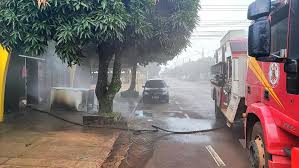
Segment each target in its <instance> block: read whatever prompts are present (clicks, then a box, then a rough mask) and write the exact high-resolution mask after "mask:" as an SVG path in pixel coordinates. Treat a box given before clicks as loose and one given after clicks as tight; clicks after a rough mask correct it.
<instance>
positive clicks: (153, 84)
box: [145, 80, 165, 88]
mask: <svg viewBox="0 0 299 168" xmlns="http://www.w3.org/2000/svg"><path fill="white" fill-rule="evenodd" d="M145 87H146V88H164V87H165V84H164V81H162V80H150V81H147V82H146V84H145Z"/></svg>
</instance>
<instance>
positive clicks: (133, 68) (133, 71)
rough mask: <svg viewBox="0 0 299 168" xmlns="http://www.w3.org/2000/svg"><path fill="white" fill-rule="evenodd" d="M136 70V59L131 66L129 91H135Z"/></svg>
mask: <svg viewBox="0 0 299 168" xmlns="http://www.w3.org/2000/svg"><path fill="white" fill-rule="evenodd" d="M136 71H137V61H136V62H134V65H133V67H132V71H131V73H132V74H131V84H130V88H129V91H135V89H136Z"/></svg>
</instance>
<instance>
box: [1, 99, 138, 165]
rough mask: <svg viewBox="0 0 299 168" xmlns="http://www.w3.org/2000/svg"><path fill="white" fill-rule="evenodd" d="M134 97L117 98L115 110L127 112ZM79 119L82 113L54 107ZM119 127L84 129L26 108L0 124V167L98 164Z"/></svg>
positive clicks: (76, 119)
mask: <svg viewBox="0 0 299 168" xmlns="http://www.w3.org/2000/svg"><path fill="white" fill-rule="evenodd" d="M136 103H137V100H135V101H134V100H126V99H122V98H120V97H119V98H117V99H116V101H115V107H114V108H115V111H116V110H119V111H118V112H121V113H122V114H124V115H129V114H130V112H131V111H132V110H133V109H134V108H135V106H134V104H136ZM54 113H55V114H56V115H60V116H62V117H63V118H66V119H68V120H71V121H75V122H79V123H82V116H83V115H85V114H84V113H79V112H70V111H55V112H54ZM119 134H120V131H116V130H109V129H89V128H88V129H87V128H82V127H79V126H74V125H72V124H69V123H66V122H63V121H60V120H57V119H56V118H53V117H51V116H48V115H46V114H41V113H38V112H35V111H29V112H27V113H26V114H25V115H18V116H16V117H14V116H11V117H9V118H8V119H7V120H6V122H5V123H2V124H1V125H0V149H1V150H0V168H19V167H20V168H33V167H34V168H37V167H38V168H39V167H49V168H56V167H57V168H58V167H59V168H68V167H70V168H77V167H78V168H98V167H101V165H102V164H103V162H104V161H105V160H106V159H107V157H108V156H109V154H110V152H111V150H112V147H113V144H114V143H115V141H116V139H117V138H118V136H119Z"/></svg>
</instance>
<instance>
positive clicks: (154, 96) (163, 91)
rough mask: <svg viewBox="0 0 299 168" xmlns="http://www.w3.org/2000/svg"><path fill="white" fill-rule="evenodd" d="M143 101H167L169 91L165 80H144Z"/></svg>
mask: <svg viewBox="0 0 299 168" xmlns="http://www.w3.org/2000/svg"><path fill="white" fill-rule="evenodd" d="M143 88H144V90H143V94H142V95H143V102H144V103H152V102H159V103H162V102H164V103H169V91H168V86H167V84H166V82H165V81H164V80H162V79H152V80H148V81H146V83H145V85H144V86H143Z"/></svg>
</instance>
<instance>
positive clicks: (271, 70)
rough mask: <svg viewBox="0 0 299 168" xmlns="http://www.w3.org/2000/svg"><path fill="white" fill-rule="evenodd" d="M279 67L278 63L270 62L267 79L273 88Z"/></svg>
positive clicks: (276, 80) (278, 73) (277, 80)
mask: <svg viewBox="0 0 299 168" xmlns="http://www.w3.org/2000/svg"><path fill="white" fill-rule="evenodd" d="M279 76H280V67H279V64H278V63H271V64H270V67H269V81H270V83H271V85H272V87H273V88H275V87H276V86H277V84H278V82H279Z"/></svg>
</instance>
